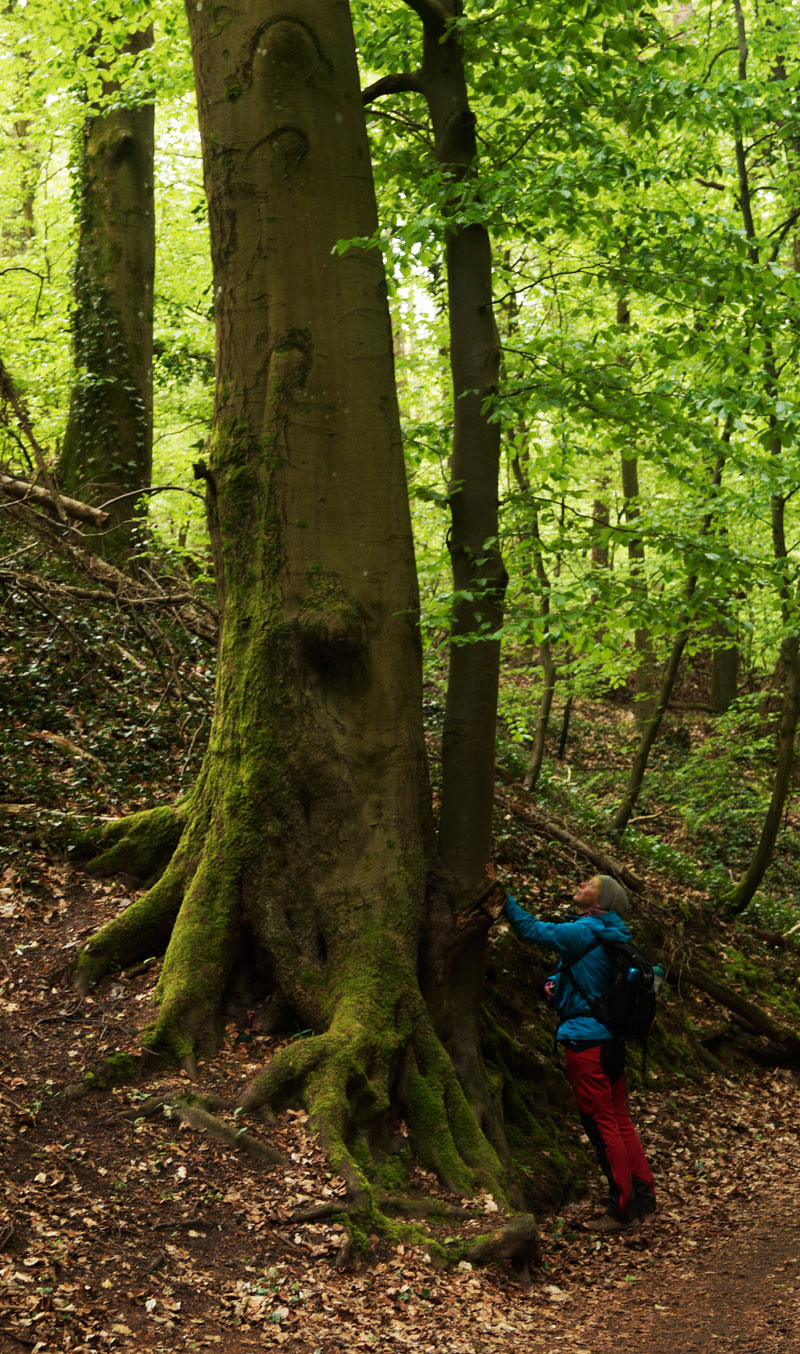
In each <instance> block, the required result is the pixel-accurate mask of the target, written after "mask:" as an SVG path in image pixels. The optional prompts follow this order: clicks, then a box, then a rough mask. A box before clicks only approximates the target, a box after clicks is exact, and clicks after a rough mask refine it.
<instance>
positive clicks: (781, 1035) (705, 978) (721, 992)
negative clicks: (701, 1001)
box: [678, 964, 800, 1053]
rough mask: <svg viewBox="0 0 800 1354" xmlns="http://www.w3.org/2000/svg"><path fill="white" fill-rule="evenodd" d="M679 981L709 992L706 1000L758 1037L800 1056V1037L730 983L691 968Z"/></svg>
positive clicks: (682, 969)
mask: <svg viewBox="0 0 800 1354" xmlns="http://www.w3.org/2000/svg"><path fill="white" fill-rule="evenodd" d="M678 981H683V982H688V983H691V985H692V986H693V987H696V988H698V989H699V990H700V991H701V992H705V993H706V996H709V997H711V998H712V1000H713V1001H715V1002H717V1003H718V1005H720V1006H724V1007H725V1009H726V1010H727V1011H731V1012H732V1013H733V1014H734V1015H736V1016H738V1017H739V1018H740V1019H741V1020H744V1021H745V1022H746V1023H747V1024H748V1025H749V1026H750V1028H751V1029H752V1030H754V1031H755V1033H756V1034H763V1035H765V1036H766V1038H767V1039H771V1040H772V1041H773V1042H774V1043H776V1044H780V1045H781V1046H782V1047H784V1048H790V1049H791V1050H792V1052H794V1053H800V1034H798V1032H797V1031H796V1030H793V1029H791V1028H790V1027H789V1026H788V1025H781V1024H780V1023H779V1022H778V1021H777V1020H773V1018H772V1016H770V1015H767V1012H766V1011H764V1010H762V1008H761V1007H760V1006H755V1005H754V1004H753V1002H751V1001H748V1000H747V998H746V997H743V996H741V995H740V993H738V992H735V991H734V989H733V988H732V987H728V985H727V983H722V982H720V981H719V979H718V978H712V976H711V974H710V973H706V972H704V971H703V970H702V969H697V968H691V967H690V966H689V965H688V964H684V965H683V966H682V967H681V969H680V971H679V976H678Z"/></svg>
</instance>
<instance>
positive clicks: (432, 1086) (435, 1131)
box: [401, 1021, 507, 1200]
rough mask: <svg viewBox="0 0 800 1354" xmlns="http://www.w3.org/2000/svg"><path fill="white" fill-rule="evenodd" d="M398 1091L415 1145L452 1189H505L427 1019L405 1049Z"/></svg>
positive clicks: (503, 1194)
mask: <svg viewBox="0 0 800 1354" xmlns="http://www.w3.org/2000/svg"><path fill="white" fill-rule="evenodd" d="M401 1094H402V1098H403V1101H404V1104H405V1111H406V1117H407V1120H408V1126H409V1130H410V1133H411V1140H412V1143H413V1145H414V1150H415V1152H416V1153H417V1155H418V1157H419V1158H420V1160H421V1161H422V1162H423V1163H424V1164H425V1165H426V1166H427V1167H428V1168H429V1169H430V1170H432V1171H435V1173H436V1174H437V1175H438V1176H439V1179H440V1180H441V1181H442V1183H443V1184H444V1185H446V1187H447V1188H448V1189H449V1190H450V1191H451V1192H452V1193H453V1194H460V1195H462V1196H463V1197H469V1196H470V1195H472V1194H473V1193H474V1192H475V1189H476V1188H478V1187H481V1188H484V1189H487V1190H489V1191H491V1192H492V1193H493V1194H495V1195H496V1196H497V1197H498V1199H501V1200H505V1198H506V1194H507V1188H506V1182H505V1174H504V1171H503V1167H502V1165H501V1163H500V1159H499V1158H498V1156H497V1153H496V1152H495V1150H494V1148H493V1147H492V1146H491V1144H490V1143H489V1141H488V1139H487V1138H486V1137H485V1135H484V1134H483V1132H482V1130H481V1128H480V1126H479V1124H478V1121H477V1119H476V1118H475V1115H474V1113H473V1111H472V1109H471V1108H470V1106H469V1103H468V1101H467V1098H466V1096H465V1095H464V1091H463V1090H462V1088H461V1084H460V1082H459V1080H458V1077H457V1076H456V1072H455V1069H454V1067H453V1064H452V1062H451V1061H450V1058H449V1057H448V1055H447V1052H446V1050H445V1049H444V1048H443V1046H442V1044H441V1043H440V1042H439V1040H438V1038H437V1037H436V1035H435V1033H434V1032H433V1030H432V1029H431V1028H430V1026H428V1024H427V1022H426V1021H422V1022H420V1024H419V1025H418V1028H417V1032H416V1035H415V1038H414V1041H413V1044H412V1045H411V1046H410V1047H409V1048H408V1049H407V1050H406V1059H405V1067H404V1074H403V1078H402V1084H401Z"/></svg>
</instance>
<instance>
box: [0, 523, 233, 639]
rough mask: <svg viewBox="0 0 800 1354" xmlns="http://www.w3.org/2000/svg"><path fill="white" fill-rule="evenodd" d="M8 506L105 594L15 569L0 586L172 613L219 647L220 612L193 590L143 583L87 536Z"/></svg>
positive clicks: (3, 577)
mask: <svg viewBox="0 0 800 1354" xmlns="http://www.w3.org/2000/svg"><path fill="white" fill-rule="evenodd" d="M9 506H10V508H11V511H12V512H15V513H21V514H24V517H23V520H24V524H25V526H26V527H28V528H29V529H33V530H34V531H35V532H36V533H37V535H38V536H42V537H44V538H45V539H46V540H47V542H48V544H49V545H50V546H52V548H53V549H54V550H55V551H56V552H57V553H58V554H59V555H60V556H61V558H62V559H63V560H65V561H66V563H67V564H68V565H69V566H70V567H71V568H72V569H74V570H75V571H76V572H77V573H79V574H84V575H86V576H87V577H88V578H90V579H92V581H93V582H95V583H99V584H100V586H101V587H102V588H103V589H104V593H102V594H94V593H92V592H90V591H89V590H80V589H77V588H73V587H72V586H69V585H64V584H58V583H56V582H54V581H53V580H50V579H47V580H45V579H41V578H39V576H37V575H35V574H23V573H19V572H16V571H14V570H11V569H4V570H2V571H0V581H2V582H5V583H8V584H10V585H11V586H16V587H19V588H21V589H22V590H24V591H30V590H31V589H32V588H34V587H38V588H40V589H41V592H42V593H43V594H45V595H46V594H47V593H48V592H51V593H53V594H54V595H55V594H57V593H63V594H64V595H69V596H85V597H86V599H87V600H97V601H99V602H102V600H103V598H104V597H105V598H107V599H108V600H113V601H115V602H116V603H117V604H118V605H119V606H124V607H126V608H128V609H130V610H131V611H134V612H135V611H137V610H145V609H146V610H148V611H150V612H152V611H154V610H156V609H158V610H161V611H168V612H171V614H172V617H173V619H174V620H175V621H176V622H177V623H178V624H179V625H181V626H183V629H184V630H186V631H187V632H188V633H190V634H194V635H198V636H199V637H200V638H201V639H204V640H208V641H210V642H211V643H215V642H216V639H217V634H218V630H219V616H218V613H217V610H216V608H215V607H214V606H212V605H211V603H209V602H206V601H204V599H203V598H202V597H200V596H198V595H197V594H196V593H194V592H193V591H192V590H191V589H190V588H184V589H183V590H182V591H180V592H174V591H167V590H166V589H162V588H161V587H160V586H159V584H157V583H156V582H155V580H152V579H151V580H150V581H149V582H140V581H139V580H138V579H136V578H134V577H132V576H131V575H130V574H127V573H125V572H124V571H123V570H122V569H118V568H117V567H116V566H115V565H113V564H110V563H109V562H108V560H105V559H103V558H102V556H100V555H97V554H95V552H94V551H93V550H92V549H91V548H90V545H89V544H88V542H87V541H86V540H85V539H84V538H83V536H82V535H81V534H80V533H79V532H77V531H75V530H73V529H72V528H70V527H69V526H67V527H63V526H61V525H60V524H59V523H56V522H54V521H53V520H52V518H51V517H49V516H47V515H46V514H44V513H40V512H37V511H29V510H24V509H23V507H22V505H21V504H20V503H19V502H18V501H16V500H10V502H9ZM40 595H41V594H40Z"/></svg>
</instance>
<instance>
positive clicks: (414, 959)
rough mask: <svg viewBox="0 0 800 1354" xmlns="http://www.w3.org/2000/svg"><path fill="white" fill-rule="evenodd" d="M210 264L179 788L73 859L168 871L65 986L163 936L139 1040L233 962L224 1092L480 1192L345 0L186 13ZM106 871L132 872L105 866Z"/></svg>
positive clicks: (207, 1041)
mask: <svg viewBox="0 0 800 1354" xmlns="http://www.w3.org/2000/svg"><path fill="white" fill-rule="evenodd" d="M187 12H188V15H189V25H190V29H191V35H192V48H193V55H194V62H195V72H196V80H197V90H198V103H199V111H200V124H201V133H202V139H203V154H204V164H205V177H206V189H207V194H208V200H209V216H210V227H211V240H212V257H213V266H214V290H215V297H216V317H217V340H218V353H217V363H218V369H217V398H216V409H215V418H214V427H213V432H212V434H211V438H210V443H209V449H208V465H207V467H205V469H204V470H203V472H202V473H203V474H204V475H205V477H206V480H207V485H208V495H209V508H210V513H211V516H212V519H213V535H214V538H215V540H216V542H217V557H218V558H217V569H218V574H219V582H220V592H221V602H222V615H223V620H222V633H221V647H220V659H219V675H218V686H217V700H216V710H215V717H214V723H213V728H212V732H211V738H210V744H209V748H208V752H207V755H206V758H205V761H204V764H203V768H202V772H201V775H200V778H199V781H198V783H197V785H196V786H195V788H194V790H193V792H192V793H191V794H190V795H189V796H188V798H187V800H186V801H184V802H183V803H182V804H181V805H179V806H178V807H177V808H176V809H169V808H165V809H162V810H158V811H156V812H155V813H149V814H143V815H140V816H138V817H137V818H134V819H128V820H123V821H122V822H120V823H119V824H117V825H115V827H114V828H113V830H112V831H111V832H106V834H105V846H106V849H105V851H104V852H103V854H102V855H101V856H100V858H99V860H98V861H97V862H96V863H95V868H97V869H98V870H108V869H114V868H119V867H120V866H123V865H124V864H125V863H126V862H128V861H129V860H130V859H131V856H132V854H134V855H136V858H137V870H138V873H142V872H143V868H142V867H143V866H144V867H145V868H154V867H157V866H158V865H159V864H160V865H163V862H164V860H165V859H166V860H168V863H167V865H166V869H165V870H164V873H163V874H162V875H161V877H160V878H159V879H158V881H157V882H156V883H155V884H154V886H153V887H152V888H151V890H150V892H149V893H148V894H146V895H145V897H144V899H143V900H141V901H140V902H138V903H136V904H134V905H133V906H132V907H130V908H129V909H128V910H127V911H126V912H125V913H123V914H122V915H121V917H120V918H118V919H117V920H116V921H115V922H112V923H111V924H110V926H108V927H106V928H105V929H104V930H102V931H101V932H99V933H98V935H97V936H95V937H94V938H93V940H92V941H91V942H90V944H89V945H88V946H87V948H86V950H85V951H84V954H83V956H82V959H81V966H82V973H83V977H84V982H89V981H93V980H96V979H97V978H98V977H99V975H100V974H101V973H102V972H103V971H104V970H105V969H106V968H107V967H108V965H109V964H110V963H112V962H117V963H120V962H129V961H130V960H131V959H132V958H133V957H134V956H135V955H138V954H140V953H152V949H153V943H154V942H153V935H154V933H155V934H157V935H158V936H159V938H160V939H162V940H166V941H168V947H167V952H166V958H165V962H164V968H163V972H162V976H161V980H160V986H159V997H160V1010H159V1014H158V1016H157V1019H156V1021H155V1024H154V1026H153V1028H152V1030H151V1032H150V1036H149V1037H150V1041H151V1042H152V1044H153V1045H154V1046H155V1047H156V1048H160V1049H164V1050H165V1051H167V1052H168V1053H170V1054H173V1055H177V1056H179V1057H183V1058H184V1059H187V1060H188V1061H189V1065H191V1061H192V1059H193V1057H194V1055H195V1053H196V1052H198V1051H203V1050H210V1049H213V1047H214V1045H215V1044H216V1042H217V1040H218V1038H219V1035H220V1018H221V1017H220V1013H221V1010H222V1006H223V1000H224V994H225V989H226V985H227V984H228V983H229V981H230V980H231V978H232V977H233V976H235V974H236V973H237V971H238V970H240V969H241V968H242V966H243V960H244V955H245V953H246V954H247V956H248V958H249V961H250V962H251V963H252V962H254V963H255V967H256V968H257V970H258V973H259V976H260V979H261V982H262V984H263V986H264V987H265V988H268V989H269V990H271V991H272V992H273V993H274V994H275V999H276V1001H278V1000H279V1001H280V1003H281V1005H282V1006H284V1007H286V1008H288V1009H290V1010H291V1011H292V1012H293V1013H294V1014H295V1017H296V1020H297V1022H298V1025H297V1028H303V1029H306V1030H311V1031H312V1032H313V1033H312V1035H311V1036H310V1037H307V1038H304V1039H300V1040H296V1041H294V1042H292V1043H291V1044H290V1045H289V1046H288V1047H286V1048H285V1049H284V1050H283V1052H282V1053H279V1054H278V1055H277V1056H276V1057H275V1058H274V1059H273V1061H272V1062H271V1063H270V1064H269V1065H268V1066H267V1067H266V1068H265V1069H264V1070H263V1072H262V1073H261V1074H259V1075H258V1076H257V1077H256V1078H255V1080H254V1081H253V1083H252V1084H251V1086H250V1087H249V1089H248V1091H247V1092H246V1094H245V1098H244V1103H245V1104H246V1106H247V1107H248V1108H251V1109H255V1108H256V1107H258V1106H259V1105H261V1104H263V1103H264V1102H266V1101H272V1102H274V1101H276V1100H278V1099H280V1098H282V1097H289V1096H291V1097H293V1098H295V1097H296V1098H300V1099H302V1100H304V1102H305V1103H306V1105H307V1106H308V1108H309V1110H310V1112H311V1116H312V1122H313V1123H314V1125H315V1127H316V1128H317V1130H318V1132H319V1133H320V1136H321V1138H322V1140H323V1142H324V1143H325V1144H326V1145H327V1146H328V1149H329V1151H330V1153H331V1157H332V1160H333V1162H334V1165H335V1166H336V1167H337V1168H338V1169H339V1170H340V1171H341V1172H342V1173H343V1174H344V1175H345V1176H346V1178H347V1179H348V1181H349V1183H350V1186H351V1189H352V1191H353V1194H354V1196H355V1197H356V1198H363V1197H364V1194H365V1191H366V1190H367V1188H368V1185H367V1181H366V1179H365V1177H364V1175H363V1172H362V1170H361V1168H360V1167H358V1166H357V1165H356V1162H355V1159H354V1157H353V1155H352V1153H351V1150H350V1149H351V1147H352V1145H353V1143H354V1141H355V1140H356V1139H358V1138H360V1137H363V1138H364V1139H366V1140H367V1141H368V1142H372V1143H375V1142H376V1141H377V1142H379V1141H380V1140H381V1138H382V1137H385V1136H387V1135H388V1133H389V1132H390V1131H391V1129H392V1124H393V1120H394V1119H395V1118H396V1117H402V1118H404V1119H405V1120H406V1122H407V1123H408V1125H409V1128H410V1132H411V1135H412V1139H413V1142H414V1145H415V1147H416V1148H417V1151H418V1152H419V1154H420V1156H421V1157H422V1159H423V1161H425V1162H426V1163H427V1164H428V1165H430V1166H431V1167H432V1168H433V1169H435V1170H436V1171H438V1173H439V1174H440V1176H441V1177H442V1178H443V1179H444V1180H446V1181H447V1182H448V1183H449V1184H450V1185H451V1186H452V1187H453V1188H455V1189H458V1190H460V1191H462V1192H464V1193H468V1192H470V1191H471V1190H472V1189H473V1188H474V1187H475V1185H476V1183H477V1182H478V1181H479V1180H485V1181H488V1182H490V1183H491V1184H492V1187H494V1188H501V1189H502V1171H501V1168H500V1165H499V1161H498V1158H497V1156H496V1154H495V1152H494V1150H493V1149H492V1147H491V1146H490V1145H489V1143H488V1140H487V1138H486V1136H485V1135H484V1133H483V1132H482V1131H481V1128H480V1127H479V1124H478V1122H477V1119H476V1116H475V1114H474V1113H473V1112H472V1110H471V1108H470V1104H469V1103H468V1100H467V1098H466V1096H465V1094H464V1091H463V1089H462V1087H461V1085H460V1083H459V1080H458V1078H457V1076H456V1074H455V1071H454V1067H453V1063H452V1061H451V1060H450V1058H449V1056H448V1054H447V1053H446V1051H445V1048H444V1046H443V1043H442V1042H441V1040H440V1038H439V1037H438V1035H437V1033H436V1032H435V1030H434V1025H433V1022H432V1019H431V1016H430V1013H429V1010H428V1007H427V1005H426V1003H425V1000H424V997H423V994H422V992H421V989H420V983H419V978H418V954H419V948H420V940H421V936H422V934H423V930H424V928H425V926H426V924H427V926H428V928H429V932H430V930H431V929H433V930H437V928H438V931H437V933H438V934H439V935H440V936H442V935H446V936H447V937H448V940H447V943H453V934H454V927H453V924H452V919H450V918H449V906H448V902H447V900H446V898H445V897H444V896H443V895H442V894H441V892H437V891H434V892H433V895H432V900H431V901H430V902H429V905H428V912H427V923H426V910H425V882H426V876H427V873H428V869H429V866H430V863H431V858H432V851H433V833H432V818H431V801H430V793H429V787H428V780H427V769H426V761H425V752H424V743H423V731H422V717H421V669H420V645H419V637H418V628H417V593H416V573H415V567H414V558H413V548H412V539H411V526H410V518H409V510H408V500H407V493H406V484H405V474H404V465H403V456H402V448H401V442H400V434H399V423H398V416H397V407H396V398H395V389H394V374H393V365H392V356H391V337H390V327H389V315H388V309H387V303H386V288H385V281H384V273H383V265H382V261H381V259H380V256H379V255H378V253H377V251H375V250H369V251H364V250H360V249H350V250H348V251H346V252H345V253H344V254H342V255H339V254H338V253H337V252H336V251H335V249H334V246H335V244H336V241H337V240H340V239H349V238H353V237H363V236H370V235H372V234H373V232H374V231H375V229H376V212H375V203H374V192H373V186H372V179H371V171H370V163H369V154H368V147H367V141H366V131H365V124H364V114H363V111H362V106H361V99H360V93H359V88H358V76H357V70H356V62H355V51H354V42H353V35H352V30H351V26H350V15H349V8H348V5H347V3H346V0H324V3H322V2H321V0H317V2H316V3H313V0H281V3H280V4H278V0H238V3H234V4H232V5H231V6H229V7H228V8H227V9H226V10H225V11H224V16H223V18H222V20H220V18H219V15H218V14H217V13H216V12H215V11H214V9H213V7H211V6H207V7H199V6H196V5H194V4H189V5H187ZM129 868H130V866H129Z"/></svg>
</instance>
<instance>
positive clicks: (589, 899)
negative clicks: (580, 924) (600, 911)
mask: <svg viewBox="0 0 800 1354" xmlns="http://www.w3.org/2000/svg"><path fill="white" fill-rule="evenodd" d="M573 902H575V903H577V905H578V911H579V912H590V911H591V910H592V908H593V907H599V905H600V892H599V889H598V886H597V880H596V879H587V880H586V881H585V882H584V883H583V884H579V885H578V887H577V889H576V890H575V893H574V895H573Z"/></svg>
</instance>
